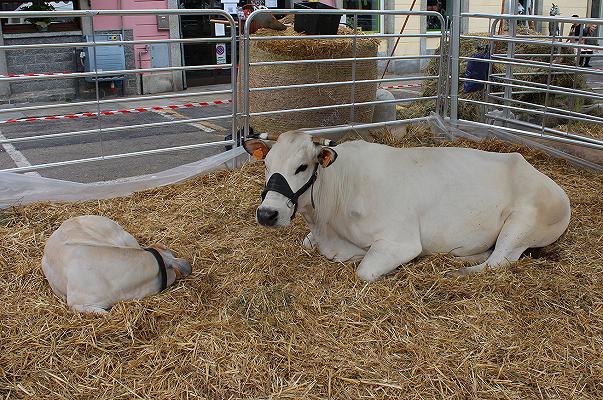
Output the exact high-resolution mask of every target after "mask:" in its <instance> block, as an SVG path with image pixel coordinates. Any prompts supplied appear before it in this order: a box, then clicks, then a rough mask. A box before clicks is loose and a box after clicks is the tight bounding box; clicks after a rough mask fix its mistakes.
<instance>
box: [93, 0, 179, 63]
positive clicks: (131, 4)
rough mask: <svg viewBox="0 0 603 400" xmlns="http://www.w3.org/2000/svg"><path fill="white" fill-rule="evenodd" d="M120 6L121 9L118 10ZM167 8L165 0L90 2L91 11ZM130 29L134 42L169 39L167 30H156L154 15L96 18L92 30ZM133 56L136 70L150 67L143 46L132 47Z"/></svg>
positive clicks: (149, 60)
mask: <svg viewBox="0 0 603 400" xmlns="http://www.w3.org/2000/svg"><path fill="white" fill-rule="evenodd" d="M120 6H121V8H120ZM166 8H168V2H167V0H91V9H93V10H119V9H122V10H154V9H159V10H162V9H166ZM122 19H123V26H124V29H132V31H133V32H134V40H151V39H169V37H170V33H169V31H167V30H158V29H157V17H156V16H155V15H136V16H124V17H120V16H97V17H94V30H115V29H121V27H122ZM134 56H135V61H136V66H137V67H138V68H149V67H150V66H151V55H150V52H149V51H146V49H145V45H135V46H134Z"/></svg>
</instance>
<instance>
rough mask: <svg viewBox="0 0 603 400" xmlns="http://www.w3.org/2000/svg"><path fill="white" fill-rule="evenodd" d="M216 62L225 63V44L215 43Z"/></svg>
mask: <svg viewBox="0 0 603 400" xmlns="http://www.w3.org/2000/svg"><path fill="white" fill-rule="evenodd" d="M216 63H217V64H226V44H224V43H218V44H216Z"/></svg>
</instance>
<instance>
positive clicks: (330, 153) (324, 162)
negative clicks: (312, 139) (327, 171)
mask: <svg viewBox="0 0 603 400" xmlns="http://www.w3.org/2000/svg"><path fill="white" fill-rule="evenodd" d="M336 159H337V152H336V151H335V150H333V149H332V148H330V147H321V148H320V151H319V152H318V163H319V164H320V165H321V166H322V167H323V168H327V167H328V166H329V165H331V164H333V163H334V162H335V160H336Z"/></svg>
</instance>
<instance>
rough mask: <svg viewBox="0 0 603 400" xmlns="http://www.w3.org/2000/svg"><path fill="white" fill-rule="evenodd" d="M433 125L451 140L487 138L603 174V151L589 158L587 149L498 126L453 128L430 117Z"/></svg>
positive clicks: (594, 152)
mask: <svg viewBox="0 0 603 400" xmlns="http://www.w3.org/2000/svg"><path fill="white" fill-rule="evenodd" d="M429 124H430V125H431V128H432V130H433V131H434V133H436V134H438V135H440V136H442V137H444V138H446V139H448V140H453V139H455V138H465V139H470V140H482V139H487V138H492V139H498V140H502V141H505V142H511V143H516V144H521V145H524V146H527V147H530V148H532V149H538V150H541V151H544V152H545V153H547V154H549V155H550V156H552V157H556V158H563V159H566V160H568V161H569V162H571V163H573V164H575V165H577V166H579V167H582V168H589V169H593V170H595V171H603V164H601V163H599V162H597V161H596V160H600V159H603V151H601V150H588V151H590V152H592V153H593V154H595V155H596V156H597V157H586V150H585V149H584V148H580V147H579V146H577V145H567V144H564V143H559V142H554V141H551V140H546V139H544V138H543V139H540V138H538V135H537V134H534V133H533V132H528V131H526V135H527V134H528V133H530V136H522V135H521V134H515V133H510V132H508V131H506V130H504V129H502V128H499V127H497V126H492V125H491V126H489V127H484V126H477V125H473V124H471V123H470V122H464V121H458V123H457V125H456V127H453V126H451V124H450V123H449V122H448V121H445V120H444V119H442V118H441V117H440V116H438V115H436V114H432V115H431V116H430V118H429ZM518 131H519V130H518ZM529 137H532V138H537V139H539V141H538V142H537V141H535V140H533V139H530V138H529ZM576 148H578V150H576Z"/></svg>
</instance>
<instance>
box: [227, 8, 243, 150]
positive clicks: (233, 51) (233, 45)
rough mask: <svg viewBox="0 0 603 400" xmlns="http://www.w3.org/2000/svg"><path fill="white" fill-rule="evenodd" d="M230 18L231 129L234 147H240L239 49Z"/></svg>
mask: <svg viewBox="0 0 603 400" xmlns="http://www.w3.org/2000/svg"><path fill="white" fill-rule="evenodd" d="M227 16H228V18H227V19H228V20H229V21H230V65H231V69H230V87H231V90H232V97H231V98H232V102H231V103H230V104H231V107H232V124H231V129H232V139H233V140H234V141H235V144H234V146H235V147H236V146H238V145H239V143H240V142H239V138H238V136H237V130H238V129H237V128H238V123H237V110H238V104H237V103H238V98H239V97H238V93H237V90H238V85H237V83H238V82H237V78H238V73H237V69H238V68H237V66H238V60H237V54H238V51H237V50H238V49H237V26H236V24H235V22H234V19H233V18H232V16H231V15H230V14H227Z"/></svg>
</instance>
